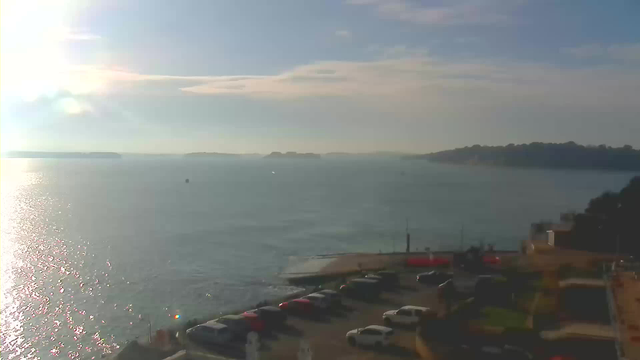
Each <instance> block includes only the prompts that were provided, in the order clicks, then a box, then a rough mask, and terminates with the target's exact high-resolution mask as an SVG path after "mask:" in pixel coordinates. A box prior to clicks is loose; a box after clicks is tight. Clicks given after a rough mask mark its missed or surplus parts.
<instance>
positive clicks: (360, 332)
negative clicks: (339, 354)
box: [347, 325, 393, 347]
mask: <svg viewBox="0 0 640 360" xmlns="http://www.w3.org/2000/svg"><path fill="white" fill-rule="evenodd" d="M392 335H393V329H391V328H388V327H385V326H380V325H369V326H367V327H365V328H359V329H354V330H351V331H349V332H348V333H347V342H348V343H349V344H350V345H352V346H356V345H373V346H376V347H381V346H388V345H389V343H390V342H391V336H392Z"/></svg>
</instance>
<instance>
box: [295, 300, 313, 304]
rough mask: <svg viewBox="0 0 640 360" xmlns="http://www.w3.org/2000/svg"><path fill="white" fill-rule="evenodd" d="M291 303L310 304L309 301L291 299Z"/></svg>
mask: <svg viewBox="0 0 640 360" xmlns="http://www.w3.org/2000/svg"><path fill="white" fill-rule="evenodd" d="M291 302H299V303H305V304H309V303H311V301H309V300H308V299H293V300H291Z"/></svg>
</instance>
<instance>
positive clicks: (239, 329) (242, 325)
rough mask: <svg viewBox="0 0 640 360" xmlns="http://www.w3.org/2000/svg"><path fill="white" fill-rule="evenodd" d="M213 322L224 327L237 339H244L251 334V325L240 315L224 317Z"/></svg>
mask: <svg viewBox="0 0 640 360" xmlns="http://www.w3.org/2000/svg"><path fill="white" fill-rule="evenodd" d="M214 321H215V322H217V323H220V324H224V325H226V326H227V327H228V328H229V330H230V331H231V333H232V334H233V336H234V337H235V338H238V339H246V337H247V334H248V333H249V332H251V325H250V324H249V322H248V321H247V320H246V319H245V317H244V316H242V315H225V316H223V317H221V318H218V319H216V320H214Z"/></svg>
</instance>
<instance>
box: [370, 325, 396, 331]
mask: <svg viewBox="0 0 640 360" xmlns="http://www.w3.org/2000/svg"><path fill="white" fill-rule="evenodd" d="M365 329H373V330H378V331H380V332H389V331H393V329H392V328H388V327H386V326H381V325H369V326H367V327H366V328H365Z"/></svg>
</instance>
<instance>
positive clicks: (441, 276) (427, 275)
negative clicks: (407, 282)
mask: <svg viewBox="0 0 640 360" xmlns="http://www.w3.org/2000/svg"><path fill="white" fill-rule="evenodd" d="M452 277H453V274H452V273H449V272H442V271H429V272H423V273H420V274H418V275H417V276H416V281H417V282H419V283H421V284H428V285H440V284H442V283H443V282H445V281H447V280H449V279H451V278H452Z"/></svg>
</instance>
